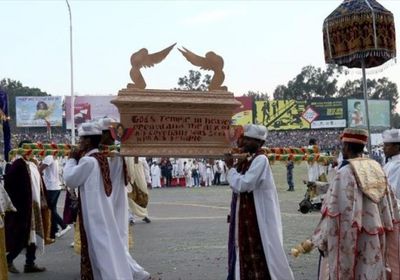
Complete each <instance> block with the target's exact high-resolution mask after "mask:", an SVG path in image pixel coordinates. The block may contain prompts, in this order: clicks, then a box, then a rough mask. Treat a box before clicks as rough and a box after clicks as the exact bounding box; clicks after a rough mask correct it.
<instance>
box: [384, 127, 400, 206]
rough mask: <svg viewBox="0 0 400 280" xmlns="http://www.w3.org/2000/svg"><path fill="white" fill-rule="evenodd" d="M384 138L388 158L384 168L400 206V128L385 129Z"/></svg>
mask: <svg viewBox="0 0 400 280" xmlns="http://www.w3.org/2000/svg"><path fill="white" fill-rule="evenodd" d="M382 140H383V152H384V153H385V157H386V159H387V163H386V164H385V166H384V167H383V170H384V171H385V174H386V176H387V179H388V183H389V186H390V188H391V189H392V191H393V193H394V194H395V196H396V199H397V203H398V205H399V206H400V129H389V130H385V131H384V132H383V134H382Z"/></svg>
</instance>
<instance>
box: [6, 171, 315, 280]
mask: <svg viewBox="0 0 400 280" xmlns="http://www.w3.org/2000/svg"><path fill="white" fill-rule="evenodd" d="M273 172H274V176H275V180H276V183H277V187H278V192H279V199H280V202H281V211H282V219H283V225H284V245H285V250H286V252H288V253H289V252H290V249H291V248H292V247H293V246H294V245H296V244H297V243H299V242H300V241H303V240H304V239H305V238H307V237H309V236H310V234H311V232H312V230H313V228H314V227H315V225H316V224H317V223H318V220H319V214H318V213H310V214H307V215H304V214H301V213H300V212H298V211H297V208H298V203H299V202H300V201H301V199H302V197H303V195H304V192H305V187H304V185H303V184H301V180H302V179H303V178H304V177H305V176H306V169H305V166H304V164H303V165H300V166H296V167H295V183H296V184H295V188H296V191H295V192H286V188H287V186H286V183H285V180H286V173H285V168H284V166H283V165H281V164H276V165H274V166H273ZM230 197H231V192H230V190H229V188H228V187H227V186H214V187H210V188H196V189H185V188H170V189H156V190H151V191H150V200H151V201H150V205H149V211H150V216H151V218H152V223H150V224H145V223H144V222H142V221H137V222H136V224H135V225H134V239H135V244H134V249H133V250H132V251H131V252H132V255H133V256H134V258H135V259H136V260H137V261H138V262H139V263H140V264H141V265H142V266H144V267H145V268H146V270H148V271H149V272H150V273H151V274H152V276H153V278H154V279H163V280H178V279H182V280H220V279H221V280H222V279H226V263H227V235H228V224H227V223H226V215H227V214H228V212H229V208H228V207H229V203H230ZM60 202H61V200H60ZM62 205H63V203H60V207H62ZM60 211H61V208H60ZM72 238H73V235H72V232H69V233H68V234H66V235H65V236H64V237H62V238H61V239H58V240H57V242H56V243H55V244H53V245H50V246H48V247H46V253H45V254H44V255H40V256H38V259H37V263H38V264H39V265H44V266H46V268H47V271H46V272H45V273H41V274H23V273H21V274H19V275H11V277H10V279H46V280H54V279H57V280H67V279H68V280H70V279H79V256H77V255H76V254H75V253H74V252H73V250H72V249H71V248H70V247H69V244H70V243H71V241H72ZM289 260H290V264H291V267H292V269H293V272H294V274H295V278H296V279H302V280H310V279H316V266H317V263H318V254H317V252H315V251H314V252H313V253H311V254H309V255H305V256H300V257H299V258H297V259H293V258H292V257H291V256H289ZM23 261H24V256H19V257H18V259H17V261H16V266H17V267H18V268H20V269H22V267H23ZM110 280H113V279H110ZM279 280H281V279H279Z"/></svg>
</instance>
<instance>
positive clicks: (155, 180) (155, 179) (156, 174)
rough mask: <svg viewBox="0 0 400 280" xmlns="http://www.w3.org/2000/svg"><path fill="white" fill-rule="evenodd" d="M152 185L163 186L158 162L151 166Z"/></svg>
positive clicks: (154, 186) (153, 186) (155, 186)
mask: <svg viewBox="0 0 400 280" xmlns="http://www.w3.org/2000/svg"><path fill="white" fill-rule="evenodd" d="M150 173H151V187H152V188H161V169H160V167H159V166H158V165H157V164H153V165H152V166H151V170H150Z"/></svg>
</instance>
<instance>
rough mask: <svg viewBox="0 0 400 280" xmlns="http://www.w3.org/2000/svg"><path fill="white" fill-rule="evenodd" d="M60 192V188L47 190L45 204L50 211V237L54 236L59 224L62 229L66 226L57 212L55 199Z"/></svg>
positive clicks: (56, 199)
mask: <svg viewBox="0 0 400 280" xmlns="http://www.w3.org/2000/svg"><path fill="white" fill-rule="evenodd" d="M60 192H61V191H60V190H48V191H47V204H48V206H49V209H50V211H51V230H50V238H55V235H56V232H57V231H58V226H60V227H61V228H62V229H65V228H66V227H67V225H66V224H65V223H64V221H63V219H62V218H61V217H60V215H58V213H57V201H58V198H59V197H60Z"/></svg>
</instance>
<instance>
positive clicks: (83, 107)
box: [65, 95, 120, 129]
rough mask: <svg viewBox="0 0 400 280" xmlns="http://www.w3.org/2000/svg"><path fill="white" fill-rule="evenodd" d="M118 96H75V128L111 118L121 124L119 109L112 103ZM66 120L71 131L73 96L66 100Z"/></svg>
mask: <svg viewBox="0 0 400 280" xmlns="http://www.w3.org/2000/svg"><path fill="white" fill-rule="evenodd" d="M114 98H116V96H111V95H110V96H95V95H86V96H75V97H74V99H75V104H74V105H75V108H74V119H75V127H78V125H79V124H81V123H84V122H88V121H93V120H98V119H100V118H104V117H110V118H112V119H114V120H116V121H117V122H119V119H120V117H119V113H118V109H117V107H115V105H114V104H112V103H110V101H111V100H112V99H114ZM65 118H66V124H67V129H71V96H66V98H65Z"/></svg>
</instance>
